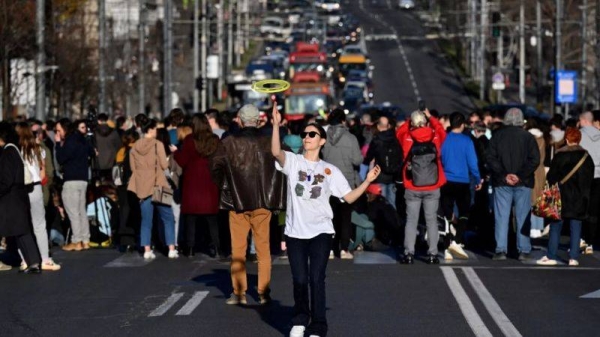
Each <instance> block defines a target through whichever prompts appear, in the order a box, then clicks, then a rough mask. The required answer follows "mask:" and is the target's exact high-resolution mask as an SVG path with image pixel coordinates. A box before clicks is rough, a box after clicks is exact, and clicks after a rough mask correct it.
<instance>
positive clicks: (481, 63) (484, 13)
mask: <svg viewBox="0 0 600 337" xmlns="http://www.w3.org/2000/svg"><path fill="white" fill-rule="evenodd" d="M487 13H488V5H487V0H481V30H480V32H481V46H480V55H479V57H480V60H479V99H480V100H482V101H483V100H484V99H485V38H486V36H485V35H486V29H487V16H488V15H487Z"/></svg>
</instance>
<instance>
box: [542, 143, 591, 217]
mask: <svg viewBox="0 0 600 337" xmlns="http://www.w3.org/2000/svg"><path fill="white" fill-rule="evenodd" d="M585 153H586V151H585V150H584V149H583V148H582V147H580V146H565V147H563V148H561V149H560V150H558V151H557V152H556V155H555V156H554V159H552V163H551V164H550V171H548V174H547V175H546V179H547V180H548V183H549V184H550V185H554V184H556V183H558V182H560V181H561V180H562V179H564V178H565V177H566V176H567V174H569V172H571V170H572V169H573V168H574V167H575V165H577V163H578V162H579V161H580V160H581V158H583V155H584V154H585ZM593 179H594V161H593V160H592V157H591V156H588V157H587V158H586V160H585V161H584V162H583V165H581V167H580V168H579V170H577V172H576V173H575V174H574V175H573V176H572V177H571V178H570V179H569V180H568V181H567V182H566V183H565V184H564V185H560V186H559V188H560V199H561V201H562V212H561V216H562V218H563V219H577V220H585V219H586V218H587V217H588V212H589V207H590V193H591V190H592V180H593Z"/></svg>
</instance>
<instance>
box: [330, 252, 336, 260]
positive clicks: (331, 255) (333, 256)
mask: <svg viewBox="0 0 600 337" xmlns="http://www.w3.org/2000/svg"><path fill="white" fill-rule="evenodd" d="M329 259H330V260H333V259H335V254H333V250H330V251H329Z"/></svg>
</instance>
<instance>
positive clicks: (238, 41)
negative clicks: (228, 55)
mask: <svg viewBox="0 0 600 337" xmlns="http://www.w3.org/2000/svg"><path fill="white" fill-rule="evenodd" d="M231 1H233V0H231ZM235 31H236V32H235V65H236V67H239V65H240V63H242V58H241V56H242V55H241V54H242V43H243V42H242V39H243V36H242V0H237V1H236V6H235Z"/></svg>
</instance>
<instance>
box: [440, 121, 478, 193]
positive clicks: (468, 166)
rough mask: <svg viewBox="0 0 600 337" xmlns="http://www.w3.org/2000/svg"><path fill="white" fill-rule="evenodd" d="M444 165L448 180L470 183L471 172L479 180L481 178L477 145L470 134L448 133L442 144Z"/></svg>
mask: <svg viewBox="0 0 600 337" xmlns="http://www.w3.org/2000/svg"><path fill="white" fill-rule="evenodd" d="M442 165H443V166H444V173H445V174H446V180H448V181H451V182H455V183H465V184H468V183H469V182H470V179H469V173H470V176H472V177H474V178H475V180H476V181H477V182H479V181H480V180H481V176H480V174H479V168H478V166H477V154H476V152H475V146H474V145H473V141H472V140H471V138H469V136H465V135H463V134H459V133H454V132H449V133H448V135H447V136H446V140H445V141H444V144H443V145H442Z"/></svg>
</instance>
